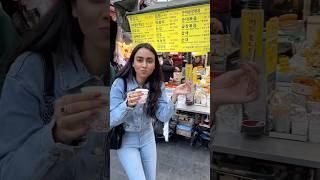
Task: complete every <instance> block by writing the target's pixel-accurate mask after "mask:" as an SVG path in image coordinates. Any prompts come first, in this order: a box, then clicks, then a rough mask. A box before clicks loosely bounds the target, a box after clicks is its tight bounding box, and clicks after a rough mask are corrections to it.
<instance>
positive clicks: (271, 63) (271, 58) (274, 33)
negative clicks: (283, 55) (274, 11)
mask: <svg viewBox="0 0 320 180" xmlns="http://www.w3.org/2000/svg"><path fill="white" fill-rule="evenodd" d="M266 26H267V32H266V35H267V36H266V37H267V38H266V70H267V75H269V74H271V73H273V72H275V71H276V68H277V60H278V29H279V20H278V18H277V17H275V18H271V19H270V20H269V21H268V22H267V25H266Z"/></svg>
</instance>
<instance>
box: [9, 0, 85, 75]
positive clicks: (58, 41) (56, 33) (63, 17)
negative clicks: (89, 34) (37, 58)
mask: <svg viewBox="0 0 320 180" xmlns="http://www.w3.org/2000/svg"><path fill="white" fill-rule="evenodd" d="M75 1H76V0H59V1H56V2H55V4H54V5H53V7H52V8H51V9H50V11H49V12H48V13H47V14H46V15H45V16H44V17H43V18H41V21H40V23H39V24H38V25H36V27H34V29H33V30H32V31H30V32H27V33H26V34H25V35H24V37H23V40H22V42H21V44H20V46H19V47H18V48H17V50H16V52H15V53H14V54H13V56H12V57H11V58H10V61H9V64H8V69H9V66H10V65H11V64H12V63H13V62H14V60H15V59H16V58H17V57H18V56H19V55H21V54H22V53H23V52H26V51H32V52H34V53H39V54H45V53H56V52H59V53H62V54H63V55H65V56H66V57H68V59H71V60H72V62H73V63H74V57H73V49H74V48H77V49H78V51H79V53H81V48H82V44H83V39H84V35H83V33H82V31H81V29H80V26H79V23H78V21H77V19H76V18H74V17H73V16H72V4H73V3H76V2H75Z"/></svg>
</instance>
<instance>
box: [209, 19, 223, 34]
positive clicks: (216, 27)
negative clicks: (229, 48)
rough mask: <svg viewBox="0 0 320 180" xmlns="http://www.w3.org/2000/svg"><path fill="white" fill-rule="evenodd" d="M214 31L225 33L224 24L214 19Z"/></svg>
mask: <svg viewBox="0 0 320 180" xmlns="http://www.w3.org/2000/svg"><path fill="white" fill-rule="evenodd" d="M212 30H213V32H215V33H219V32H221V33H223V32H224V31H223V25H222V23H221V22H220V21H219V20H218V19H217V18H213V19H212Z"/></svg>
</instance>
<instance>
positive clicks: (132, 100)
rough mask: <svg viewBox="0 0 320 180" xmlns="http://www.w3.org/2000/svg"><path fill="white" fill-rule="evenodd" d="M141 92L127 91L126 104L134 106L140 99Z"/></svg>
mask: <svg viewBox="0 0 320 180" xmlns="http://www.w3.org/2000/svg"><path fill="white" fill-rule="evenodd" d="M141 96H143V93H142V92H140V91H138V92H137V91H131V92H128V93H127V106H128V107H134V106H136V105H137V103H138V101H139V100H140V98H141Z"/></svg>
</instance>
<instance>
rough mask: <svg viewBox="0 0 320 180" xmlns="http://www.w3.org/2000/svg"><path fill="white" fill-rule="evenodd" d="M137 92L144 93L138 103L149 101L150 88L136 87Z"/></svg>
mask: <svg viewBox="0 0 320 180" xmlns="http://www.w3.org/2000/svg"><path fill="white" fill-rule="evenodd" d="M135 91H136V92H142V93H143V95H142V96H141V99H140V100H139V101H138V104H144V103H146V102H147V99H148V94H149V90H148V89H136V90H135Z"/></svg>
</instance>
